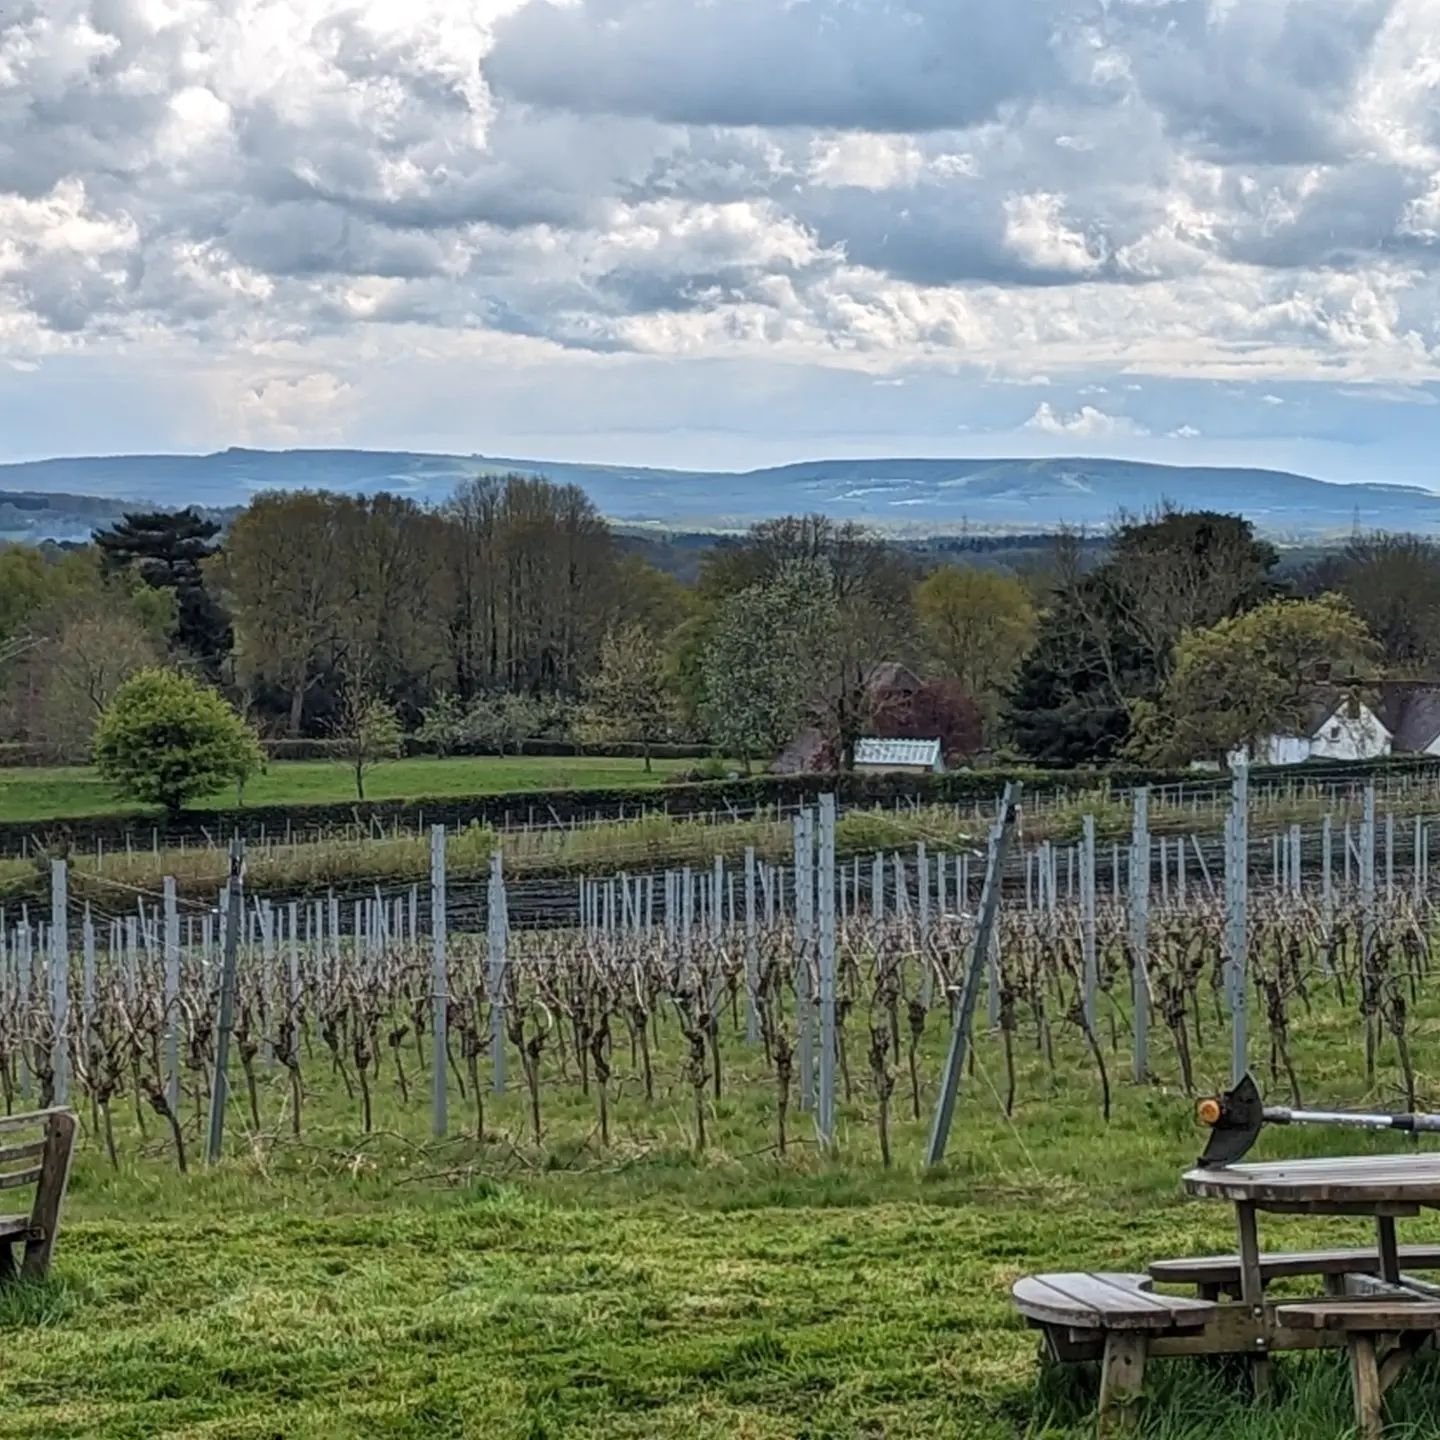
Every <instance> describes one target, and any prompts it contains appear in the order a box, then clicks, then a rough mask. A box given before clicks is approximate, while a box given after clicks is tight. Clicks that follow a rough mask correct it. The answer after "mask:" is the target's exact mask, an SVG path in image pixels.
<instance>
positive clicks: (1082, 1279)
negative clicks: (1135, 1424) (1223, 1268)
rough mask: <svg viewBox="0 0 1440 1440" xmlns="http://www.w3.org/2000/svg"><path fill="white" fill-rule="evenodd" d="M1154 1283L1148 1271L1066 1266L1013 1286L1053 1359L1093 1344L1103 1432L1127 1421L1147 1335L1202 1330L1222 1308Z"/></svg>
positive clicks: (1074, 1356) (1079, 1353)
mask: <svg viewBox="0 0 1440 1440" xmlns="http://www.w3.org/2000/svg"><path fill="white" fill-rule="evenodd" d="M1152 1287H1153V1282H1152V1281H1151V1279H1150V1277H1149V1276H1148V1275H1132V1274H1123V1273H1116V1272H1111V1271H1067V1272H1061V1273H1058V1274H1051V1275H1026V1276H1023V1277H1022V1278H1021V1279H1019V1280H1017V1281H1016V1282H1015V1284H1014V1286H1013V1287H1012V1288H1011V1292H1010V1293H1011V1296H1012V1298H1013V1300H1014V1302H1015V1308H1016V1309H1017V1310H1018V1311H1019V1312H1020V1314H1021V1315H1023V1316H1024V1317H1025V1319H1026V1321H1027V1322H1028V1323H1029V1324H1030V1325H1032V1326H1034V1327H1035V1328H1037V1329H1039V1330H1040V1331H1041V1332H1042V1334H1043V1335H1044V1337H1045V1349H1046V1351H1047V1353H1048V1354H1049V1355H1050V1357H1051V1359H1053V1360H1056V1361H1059V1362H1061V1363H1065V1362H1069V1361H1073V1360H1083V1359H1089V1358H1091V1357H1092V1356H1093V1355H1094V1354H1095V1351H1096V1348H1097V1346H1098V1347H1099V1353H1100V1359H1101V1370H1100V1400H1099V1427H1100V1431H1101V1433H1102V1434H1105V1433H1108V1432H1110V1431H1111V1430H1112V1429H1118V1428H1123V1427H1124V1426H1125V1425H1127V1424H1128V1421H1129V1418H1130V1415H1131V1414H1132V1411H1131V1410H1130V1408H1129V1402H1131V1401H1133V1400H1135V1399H1136V1398H1137V1397H1138V1396H1139V1394H1140V1392H1141V1389H1142V1387H1143V1385H1144V1381H1145V1360H1146V1357H1147V1355H1148V1353H1149V1350H1150V1346H1151V1343H1152V1341H1153V1340H1155V1339H1158V1338H1159V1337H1161V1336H1165V1335H1176V1334H1182V1333H1186V1332H1195V1331H1200V1330H1203V1329H1204V1328H1205V1326H1206V1325H1207V1324H1208V1323H1209V1322H1210V1321H1211V1319H1212V1318H1213V1317H1214V1316H1215V1314H1216V1313H1217V1311H1218V1310H1219V1309H1220V1307H1219V1306H1218V1305H1216V1304H1215V1302H1214V1301H1211V1300H1194V1299H1191V1298H1190V1297H1188V1296H1185V1295H1158V1294H1156V1293H1155V1291H1154V1289H1153V1288H1152Z"/></svg>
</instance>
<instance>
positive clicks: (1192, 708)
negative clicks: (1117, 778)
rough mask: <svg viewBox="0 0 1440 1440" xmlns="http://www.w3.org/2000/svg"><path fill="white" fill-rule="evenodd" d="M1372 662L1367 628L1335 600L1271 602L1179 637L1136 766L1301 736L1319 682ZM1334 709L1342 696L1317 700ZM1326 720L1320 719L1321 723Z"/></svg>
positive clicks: (1331, 693)
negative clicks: (1277, 737)
mask: <svg viewBox="0 0 1440 1440" xmlns="http://www.w3.org/2000/svg"><path fill="white" fill-rule="evenodd" d="M1377 653H1378V647H1377V646H1376V643H1375V640H1374V638H1373V637H1372V636H1371V634H1370V632H1369V631H1368V630H1367V629H1366V628H1365V622H1364V621H1363V620H1361V619H1360V617H1359V616H1358V615H1357V614H1356V613H1355V612H1354V610H1352V609H1351V608H1350V605H1349V603H1348V602H1347V601H1345V600H1343V599H1341V598H1340V597H1339V596H1338V595H1322V596H1320V597H1319V598H1318V599H1315V600H1272V601H1270V602H1269V603H1268V604H1265V605H1261V606H1259V607H1258V608H1257V609H1254V610H1251V611H1248V612H1247V613H1246V614H1244V615H1240V616H1237V617H1235V618H1234V619H1231V620H1222V621H1221V622H1220V623H1219V624H1218V625H1213V626H1211V627H1209V628H1208V629H1204V630H1192V631H1190V632H1189V633H1187V634H1186V635H1184V636H1182V637H1181V639H1180V643H1179V644H1178V645H1177V646H1176V648H1175V667H1174V670H1173V672H1172V674H1171V676H1170V679H1169V681H1168V682H1167V683H1166V686H1165V689H1164V691H1163V692H1162V694H1161V696H1160V700H1159V703H1158V704H1157V705H1155V706H1154V707H1153V709H1147V710H1146V711H1145V712H1144V713H1143V717H1142V723H1140V724H1138V725H1137V729H1136V733H1135V737H1134V741H1133V746H1132V748H1133V750H1134V752H1135V754H1136V756H1137V758H1141V759H1148V760H1155V761H1159V762H1162V763H1164V762H1169V763H1183V762H1184V761H1186V760H1191V759H1197V758H1219V757H1221V756H1224V755H1226V754H1228V753H1229V752H1230V751H1231V750H1234V749H1236V748H1237V747H1240V746H1251V747H1253V746H1255V745H1256V744H1257V742H1259V741H1261V740H1263V739H1264V738H1265V737H1267V736H1270V735H1276V734H1279V735H1296V734H1308V733H1309V728H1310V725H1311V723H1312V719H1313V717H1312V715H1311V711H1312V709H1313V707H1314V705H1315V703H1316V699H1317V685H1316V678H1315V677H1316V676H1317V675H1318V674H1327V675H1328V674H1332V673H1333V674H1334V675H1335V676H1336V677H1337V679H1341V680H1347V679H1349V677H1352V676H1359V675H1363V674H1364V673H1365V671H1366V670H1367V669H1368V667H1369V666H1371V665H1373V664H1374V662H1375V659H1376V656H1377ZM1318 693H1319V694H1320V695H1322V696H1328V697H1329V698H1328V700H1326V701H1325V702H1324V703H1326V704H1328V705H1332V706H1333V707H1334V708H1336V709H1339V708H1341V707H1342V705H1343V704H1344V703H1345V701H1346V698H1347V694H1346V691H1343V690H1341V689H1339V688H1336V687H1328V686H1327V687H1325V688H1323V689H1321V690H1319V692H1318ZM1322 718H1323V717H1322Z"/></svg>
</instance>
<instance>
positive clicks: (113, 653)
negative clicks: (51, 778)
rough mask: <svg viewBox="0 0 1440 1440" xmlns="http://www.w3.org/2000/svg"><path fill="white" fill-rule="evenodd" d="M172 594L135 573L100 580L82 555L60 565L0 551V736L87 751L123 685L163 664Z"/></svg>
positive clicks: (94, 559) (94, 563)
mask: <svg viewBox="0 0 1440 1440" xmlns="http://www.w3.org/2000/svg"><path fill="white" fill-rule="evenodd" d="M174 613H175V606H174V595H173V593H172V592H171V591H168V590H152V589H150V588H149V587H148V586H146V585H145V583H144V582H143V581H142V580H140V579H139V577H138V576H136V575H134V574H133V573H129V572H127V573H126V574H124V575H121V576H117V577H116V578H114V579H106V578H105V576H104V575H103V573H102V570H101V566H100V562H99V556H98V554H97V552H96V551H95V550H94V549H92V548H89V547H86V548H84V549H77V550H73V551H71V552H69V553H68V554H64V555H63V556H60V557H59V558H56V557H55V556H52V555H49V554H46V553H42V552H40V551H27V550H25V549H23V548H19V547H17V548H15V549H11V550H0V627H4V628H6V629H10V630H12V631H13V639H11V640H10V641H9V642H8V643H7V642H6V641H5V639H4V637H3V635H0V654H8V655H9V656H10V658H11V659H12V660H13V662H14V663H13V664H11V665H8V666H7V667H6V671H5V677H4V678H5V681H6V684H5V688H4V693H3V696H0V699H3V706H0V716H3V725H4V728H5V729H6V730H7V731H8V732H9V733H10V734H12V735H16V736H20V737H23V738H26V739H31V740H41V741H44V742H45V743H46V744H49V745H51V746H54V747H56V748H57V749H59V750H61V751H77V750H82V749H84V748H85V747H86V746H88V744H89V742H90V737H91V734H92V732H93V731H94V729H95V721H96V718H97V717H98V715H99V713H100V711H101V710H103V709H104V708H105V706H106V704H107V703H108V702H109V700H110V698H111V697H112V696H113V695H114V693H115V691H116V689H117V688H118V687H119V685H120V684H121V682H122V681H124V680H126V679H127V678H128V677H129V676H130V675H132V674H133V673H134V672H135V671H136V670H139V669H143V668H144V667H146V666H150V665H157V664H160V663H161V662H162V661H163V660H164V659H165V654H166V649H167V645H166V637H167V636H168V635H169V633H170V632H171V630H172V629H173V628H174Z"/></svg>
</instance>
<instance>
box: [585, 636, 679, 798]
mask: <svg viewBox="0 0 1440 1440" xmlns="http://www.w3.org/2000/svg"><path fill="white" fill-rule="evenodd" d="M673 713H674V707H673V706H672V704H671V701H670V696H669V694H668V691H667V685H666V676H665V657H664V655H663V654H662V652H661V650H660V647H659V645H657V644H656V642H655V637H654V635H653V634H651V632H650V631H649V630H647V629H645V627H644V626H642V625H626V626H623V627H619V628H616V629H612V630H611V631H610V632H609V633H608V634H607V635H606V637H605V639H604V641H603V642H602V644H601V646H600V668H599V670H598V671H597V672H596V673H595V675H593V676H592V677H591V679H590V683H589V685H588V687H587V689H586V695H585V703H584V707H583V709H582V711H581V717H580V726H581V729H582V731H583V732H584V733H586V734H587V735H590V736H593V738H594V739H596V740H599V741H602V742H603V741H614V740H638V741H639V742H640V744H641V746H642V748H643V751H644V755H645V770H646V773H647V774H648V773H649V771H650V768H651V766H650V747H651V746H652V745H653V744H654V743H655V742H656V741H657V740H663V739H664V738H665V736H666V734H667V733H668V732H669V729H670V726H671V723H672V720H673Z"/></svg>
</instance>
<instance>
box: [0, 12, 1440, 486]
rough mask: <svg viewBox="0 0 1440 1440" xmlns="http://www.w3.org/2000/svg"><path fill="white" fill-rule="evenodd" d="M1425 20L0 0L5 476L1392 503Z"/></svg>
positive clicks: (1419, 225) (1437, 391) (1432, 16)
mask: <svg viewBox="0 0 1440 1440" xmlns="http://www.w3.org/2000/svg"><path fill="white" fill-rule="evenodd" d="M1437 302H1440V0H564V3H552V0H4V3H3V4H0V458H5V459H20V458H27V457H32V456H40V455H46V454H55V453H66V454H74V453H89V452H110V451H121V450H189V449H218V448H222V447H224V446H227V445H231V444H246V445H302V444H303V445H328V444H332V443H337V442H343V443H347V444H356V445H367V446H392V447H411V448H428V449H445V450H461V451H465V452H469V451H484V452H487V453H490V454H505V453H509V454H523V455H534V456H544V457H554V458H572V459H596V460H601V459H603V460H619V461H626V460H629V461H635V462H644V463H660V464H682V465H694V466H716V467H728V466H733V465H747V464H764V463H769V462H772V461H780V460H789V459H797V458H803V457H815V456H820V455H841V454H848V455H854V454H867V453H868V454H886V453H900V454H904V453H929V454H957V455H960V454H963V455H974V454H1045V453H1090V454H1096V453H1109V454H1121V455H1128V456H1136V457H1139V458H1153V459H1163V460H1168V461H1173V462H1176V463H1192V462H1193V463H1200V462H1205V463H1209V462H1214V461H1222V462H1234V463H1258V464H1270V465H1281V466H1289V467H1292V468H1299V469H1306V470H1309V471H1310V472H1312V473H1316V474H1320V475H1324V476H1328V477H1333V478H1339V479H1397V480H1408V481H1412V482H1418V483H1422V484H1429V483H1432V482H1433V483H1434V484H1435V485H1436V486H1437V487H1440V474H1437V473H1435V471H1436V464H1435V462H1436V457H1437V452H1440V445H1437V443H1436V442H1437V441H1440V405H1437V401H1440V303H1437Z"/></svg>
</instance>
